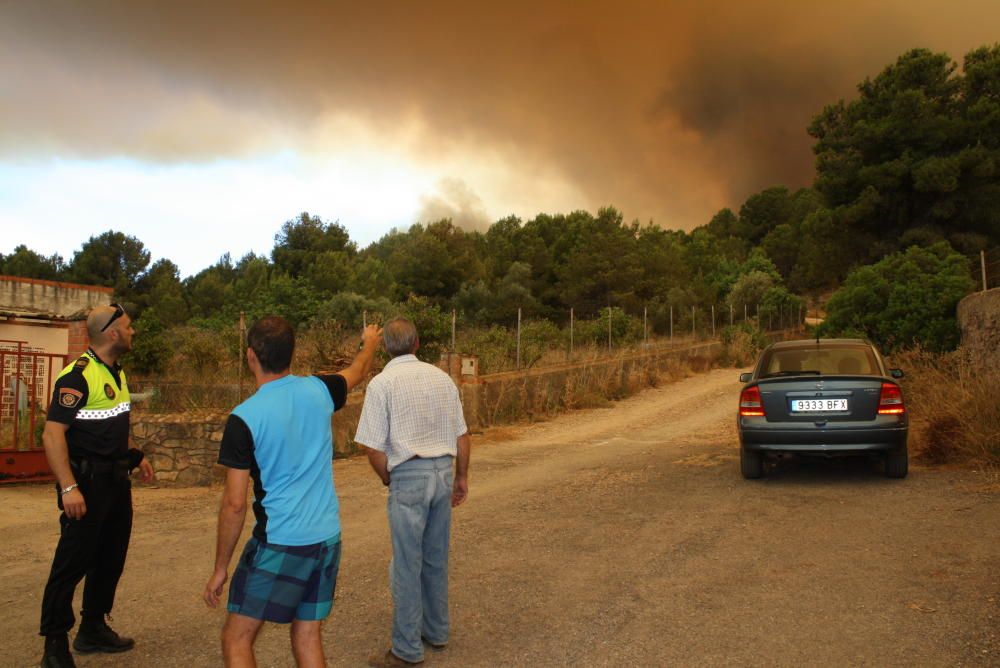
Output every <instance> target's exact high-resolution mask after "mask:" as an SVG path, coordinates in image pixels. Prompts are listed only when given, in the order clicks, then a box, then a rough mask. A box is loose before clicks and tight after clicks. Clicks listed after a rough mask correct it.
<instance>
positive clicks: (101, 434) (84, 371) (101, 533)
mask: <svg viewBox="0 0 1000 668" xmlns="http://www.w3.org/2000/svg"><path fill="white" fill-rule="evenodd" d="M87 332H88V334H89V336H90V348H89V349H88V350H87V352H86V353H85V354H84V355H81V356H80V358H79V359H76V360H74V361H73V363H72V364H70V365H69V366H67V367H66V368H65V369H63V370H62V372H61V373H60V374H59V376H58V378H57V379H56V383H55V390H54V393H53V396H52V401H51V402H50V404H49V414H48V419H47V420H46V422H45V431H44V432H43V434H42V442H43V443H44V445H45V456H46V457H47V458H48V460H49V467H50V468H51V469H52V472H53V473H54V474H55V477H56V480H57V481H58V482H57V490H58V506H59V509H60V510H62V511H63V512H62V515H61V516H60V518H59V523H60V526H61V533H60V535H59V544H58V546H56V553H55V556H54V557H53V559H52V569H51V571H50V572H49V580H48V583H46V585H45V593H44V594H43V596H42V620H41V629H40V634H41V635H42V636H45V653H44V654H43V656H42V666H43V667H45V668H65V667H66V666H73V665H75V664H74V662H73V656H72V655H71V654H70V652H69V643H68V638H67V634H68V633H69V630H70V629H71V628H73V623H74V621H75V619H74V617H73V592H74V591H75V590H76V586H77V585H78V584H79V583H80V580H82V579H83V578H84V576H86V578H87V581H86V583H85V584H84V587H83V610H82V613H81V617H82V621H81V622H80V630H79V632H78V633H77V634H76V638H75V639H74V641H73V649H75V650H76V651H77V652H80V653H90V652H112V653H113V652H125V651H128V650H130V649H132V647H133V646H134V645H135V642H134V641H133V640H132V639H131V638H122V637H121V636H119V635H118V634H117V633H115V632H114V631H113V630H112V629H111V628H110V627H109V626H108V624H107V622H106V621H105V616H106V615H110V613H111V607H112V606H113V605H114V601H115V590H116V589H117V587H118V579H119V578H120V577H121V574H122V570H123V569H124V567H125V555H126V553H127V551H128V543H129V538H130V536H131V534H132V491H131V490H132V485H131V482H130V481H129V473H130V472H131V471H132V469H134V468H136V467H139V468H140V469H141V471H142V477H143V479H144V480H146V481H149V480H152V478H153V468H152V467H151V466H150V465H149V462H147V461H146V460H145V459H144V458H143V456H142V453H141V452H140V451H139V450H135V449H131V450H130V449H129V447H128V438H129V414H130V407H131V400H130V396H129V391H128V382H127V381H126V380H125V372H124V371H123V370H122V368H121V366H119V364H118V358H119V357H120V356H121V355H123V354H124V353H127V352H128V351H129V350H131V349H132V335H133V334H134V333H135V332H134V331H133V330H132V320H131V319H130V318H129V315H128V314H127V313H126V312H125V309H124V308H122V307H121V306H120V305H118V304H111V305H110V306H98V307H97V308H95V309H93V310H92V311H91V312H90V315H89V316H88V317H87Z"/></svg>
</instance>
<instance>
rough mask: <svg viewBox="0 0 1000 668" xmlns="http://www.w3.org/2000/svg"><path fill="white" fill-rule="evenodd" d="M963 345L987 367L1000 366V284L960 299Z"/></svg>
mask: <svg viewBox="0 0 1000 668" xmlns="http://www.w3.org/2000/svg"><path fill="white" fill-rule="evenodd" d="M958 326H959V327H960V328H961V329H962V348H963V349H964V350H966V351H968V352H969V354H970V355H972V356H973V358H974V359H977V360H981V361H982V363H983V365H984V366H985V367H992V368H994V369H998V368H1000V288H994V289H992V290H984V291H982V292H976V293H973V294H971V295H969V296H967V297H966V298H965V299H963V300H962V301H960V302H959V303H958Z"/></svg>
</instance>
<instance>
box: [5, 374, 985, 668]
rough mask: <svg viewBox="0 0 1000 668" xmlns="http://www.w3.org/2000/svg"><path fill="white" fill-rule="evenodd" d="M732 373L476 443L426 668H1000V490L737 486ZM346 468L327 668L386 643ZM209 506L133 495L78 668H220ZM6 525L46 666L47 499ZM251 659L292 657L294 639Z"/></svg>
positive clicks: (947, 479)
mask: <svg viewBox="0 0 1000 668" xmlns="http://www.w3.org/2000/svg"><path fill="white" fill-rule="evenodd" d="M737 373H738V372H737V371H735V370H732V369H729V370H718V371H712V372H710V373H706V374H702V375H699V376H696V377H692V378H689V379H687V380H684V381H680V382H677V383H672V384H669V385H665V386H662V387H660V388H657V389H653V390H648V391H646V392H644V393H642V394H640V395H638V396H636V397H633V398H631V399H628V400H625V401H622V402H618V403H616V404H615V405H614V406H613V407H612V408H606V409H594V410H587V411H578V412H574V413H572V414H568V415H564V416H561V417H559V418H557V419H554V420H551V421H549V422H545V423H540V424H535V425H528V426H524V427H518V428H511V429H504V430H494V431H492V432H490V433H487V434H484V435H481V436H477V437H476V438H475V439H474V442H473V462H472V475H471V481H470V498H469V501H468V502H467V503H466V504H465V505H464V506H462V507H461V508H459V509H458V511H457V512H456V514H455V518H454V529H453V536H452V569H451V609H452V629H453V635H452V639H451V644H450V645H449V648H448V649H447V650H446V651H445V652H442V653H434V654H431V653H430V652H428V656H427V661H426V662H425V663H426V665H434V666H438V665H440V666H453V667H455V666H463V667H464V666H500V665H503V666H569V665H574V666H658V665H684V666H687V665H723V666H726V665H732V666H802V665H820V666H845V665H852V666H865V665H877V666H914V665H919V666H960V665H972V666H986V665H992V666H1000V638H998V636H1000V609H998V601H1000V540H998V536H1000V489H998V486H997V484H996V482H995V480H993V481H992V482H991V479H990V478H989V477H988V476H987V475H985V474H983V473H980V472H976V471H969V470H962V471H959V470H954V471H951V470H939V469H926V468H921V467H919V466H914V467H911V472H910V477H909V478H907V479H906V480H902V481H897V480H888V479H886V478H884V477H883V476H882V474H881V471H880V468H879V465H878V464H877V463H873V462H869V461H867V460H840V461H837V460H835V461H831V462H811V461H805V460H794V459H790V460H783V461H781V462H779V463H778V464H777V465H776V466H775V467H774V468H773V470H771V471H770V472H769V475H768V477H766V478H765V479H763V480H761V481H752V482H750V481H744V480H742V479H741V478H740V475H739V470H738V461H737V449H736V433H735V428H734V418H733V412H734V410H735V403H736V398H737V393H738V389H739V384H738V383H737ZM334 469H335V474H336V480H337V488H338V491H339V494H340V499H341V505H342V511H341V512H342V518H343V524H344V532H343V535H344V552H343V562H342V566H341V571H340V580H339V583H338V590H337V600H336V605H335V607H334V611H333V614H332V615H331V617H330V619H329V620H328V622H327V623H326V625H325V627H324V638H325V642H326V648H327V656H328V661H329V663H330V664H331V665H335V666H362V665H364V664H365V659H366V657H367V656H368V655H369V654H371V653H373V652H375V651H379V650H384V648H385V647H387V646H388V636H389V624H390V600H389V592H388V584H387V581H388V573H387V567H388V561H389V557H390V549H389V541H388V532H387V529H386V520H385V511H384V508H385V505H384V504H385V499H386V494H385V491H384V490H383V488H382V486H381V485H380V484H379V483H378V482H377V480H376V479H375V477H374V475H373V474H371V473H370V472H369V470H368V467H367V463H366V462H365V461H364V460H362V459H354V460H348V461H338V462H337V463H336V464H335V466H334ZM220 491H221V490H220V489H218V488H216V489H211V490H206V489H190V490H177V489H155V488H143V489H137V490H136V492H135V503H136V522H135V530H134V533H133V537H132V550H131V553H130V555H129V562H128V565H127V567H126V570H125V575H124V577H123V579H122V583H121V586H120V587H119V597H118V601H117V604H116V608H115V612H114V616H115V620H114V626H115V627H116V628H118V629H119V630H120V631H122V632H123V633H126V634H129V635H132V636H134V637H135V638H136V640H137V646H136V649H135V650H134V651H132V652H129V653H127V654H125V655H119V656H101V657H78V665H80V666H97V665H101V666H183V667H184V668H195V667H197V666H215V665H220V664H221V657H220V653H219V648H218V633H219V629H220V628H221V625H222V621H223V617H224V613H223V612H221V611H218V610H215V611H213V610H209V609H207V608H206V607H205V605H204V604H203V603H202V602H201V599H200V595H201V590H202V587H203V586H204V582H205V580H206V579H207V578H208V576H209V574H210V570H211V566H212V560H213V550H214V541H215V535H214V527H215V513H216V509H217V505H218V498H219V495H220ZM0 529H2V531H3V533H2V535H3V541H2V548H0V549H2V556H0V559H2V563H3V564H5V566H6V570H5V573H4V576H5V577H4V578H3V583H4V585H3V590H2V593H0V601H2V609H3V611H4V619H5V622H6V623H5V625H4V627H5V633H4V635H5V639H4V642H3V647H4V650H3V653H2V655H0V665H4V666H7V665H10V666H29V665H36V663H37V661H38V658H39V657H40V650H41V641H40V639H39V638H38V637H37V636H36V635H35V633H36V631H37V623H38V609H39V599H40V596H41V591H42V588H43V586H44V581H45V577H46V575H47V571H48V565H49V561H50V559H51V555H52V550H53V547H54V545H55V542H56V537H57V521H56V513H55V511H54V500H53V497H52V492H51V489H50V488H49V487H47V486H46V487H39V486H31V487H12V488H11V487H8V488H2V489H0ZM246 535H247V533H245V534H244V536H246ZM77 608H78V606H77ZM257 648H258V660H259V662H260V665H262V666H287V665H293V663H292V661H291V654H290V650H289V648H288V638H287V633H286V631H285V630H284V629H281V628H278V627H276V626H268V627H266V628H265V630H264V632H263V633H262V634H261V637H260V638H259V640H258V643H257Z"/></svg>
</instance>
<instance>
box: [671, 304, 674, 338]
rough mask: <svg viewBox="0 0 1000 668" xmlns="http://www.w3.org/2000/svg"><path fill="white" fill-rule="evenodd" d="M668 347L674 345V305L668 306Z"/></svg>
mask: <svg viewBox="0 0 1000 668" xmlns="http://www.w3.org/2000/svg"><path fill="white" fill-rule="evenodd" d="M670 345H674V305H673V304H671V305H670Z"/></svg>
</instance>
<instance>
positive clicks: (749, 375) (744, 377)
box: [740, 372, 902, 383]
mask: <svg viewBox="0 0 1000 668" xmlns="http://www.w3.org/2000/svg"><path fill="white" fill-rule="evenodd" d="M900 373H902V372H900ZM751 378H753V374H752V373H741V374H740V382H741V383H749V382H750V379H751Z"/></svg>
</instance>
